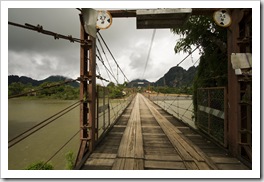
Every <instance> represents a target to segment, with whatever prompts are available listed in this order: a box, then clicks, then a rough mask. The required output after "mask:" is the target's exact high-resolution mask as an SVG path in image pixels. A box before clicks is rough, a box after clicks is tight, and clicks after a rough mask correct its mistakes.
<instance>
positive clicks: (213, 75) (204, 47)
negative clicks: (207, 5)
mask: <svg viewBox="0 0 264 182" xmlns="http://www.w3.org/2000/svg"><path fill="white" fill-rule="evenodd" d="M172 32H174V33H175V34H178V35H180V36H181V38H180V39H179V41H178V42H177V43H176V45H175V48H174V50H175V53H179V52H181V51H183V52H186V53H190V52H191V51H192V48H193V47H199V50H200V55H201V57H200V64H199V66H198V71H197V73H196V75H195V79H194V83H193V102H194V110H195V111H196V110H197V103H196V98H197V88H201V87H214V86H226V85H227V46H226V45H227V42H226V41H227V32H226V29H225V28H222V27H219V26H217V25H216V23H215V22H214V21H213V19H212V17H209V16H190V18H189V20H188V21H187V22H186V23H185V24H184V25H183V26H182V27H180V28H174V29H172Z"/></svg>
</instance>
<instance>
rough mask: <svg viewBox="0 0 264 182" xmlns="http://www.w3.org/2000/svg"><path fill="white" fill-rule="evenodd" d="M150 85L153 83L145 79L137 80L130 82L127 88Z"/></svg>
mask: <svg viewBox="0 0 264 182" xmlns="http://www.w3.org/2000/svg"><path fill="white" fill-rule="evenodd" d="M149 84H150V85H152V84H153V83H151V82H149V81H148V80H144V79H135V80H132V81H131V82H129V83H128V84H127V86H128V87H148V86H149Z"/></svg>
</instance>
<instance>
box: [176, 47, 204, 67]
mask: <svg viewBox="0 0 264 182" xmlns="http://www.w3.org/2000/svg"><path fill="white" fill-rule="evenodd" d="M199 47H200V46H199V45H198V46H197V47H196V48H195V49H194V50H192V51H191V52H189V54H188V55H187V56H186V57H185V58H183V59H182V60H181V61H180V62H179V63H178V64H177V65H176V66H179V65H180V64H181V63H182V62H183V61H185V60H186V59H187V58H188V57H189V56H190V55H192V53H193V52H194V51H196V49H198V48H199Z"/></svg>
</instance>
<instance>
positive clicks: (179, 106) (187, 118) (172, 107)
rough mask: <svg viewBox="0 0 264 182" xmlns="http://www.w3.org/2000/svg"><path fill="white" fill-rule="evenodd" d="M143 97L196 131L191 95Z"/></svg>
mask: <svg viewBox="0 0 264 182" xmlns="http://www.w3.org/2000/svg"><path fill="white" fill-rule="evenodd" d="M144 95H145V97H147V98H148V99H150V100H151V101H152V102H154V103H155V104H157V105H158V106H160V107H161V108H162V109H164V110H165V111H167V112H168V113H170V114H171V115H173V116H174V117H176V118H178V119H179V120H181V121H182V122H184V123H186V124H187V125H189V126H191V127H193V128H195V129H196V126H195V119H194V111H193V101H192V95H186V94H163V93H144Z"/></svg>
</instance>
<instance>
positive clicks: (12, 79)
mask: <svg viewBox="0 0 264 182" xmlns="http://www.w3.org/2000/svg"><path fill="white" fill-rule="evenodd" d="M69 79H70V78H67V77H64V76H60V75H56V76H49V77H48V78H45V79H44V80H34V79H32V78H30V77H26V76H21V77H19V76H17V75H9V76H8V85H10V84H11V83H13V82H20V83H23V84H32V86H39V85H41V84H42V83H44V82H59V81H65V80H69ZM69 85H71V86H73V87H79V83H78V82H72V83H69Z"/></svg>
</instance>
